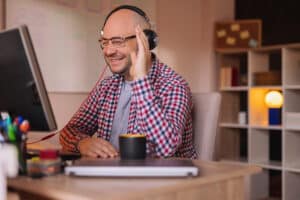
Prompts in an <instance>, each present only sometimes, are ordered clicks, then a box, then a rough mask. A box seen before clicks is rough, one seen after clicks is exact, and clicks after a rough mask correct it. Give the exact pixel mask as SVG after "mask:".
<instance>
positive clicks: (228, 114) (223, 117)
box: [220, 91, 248, 124]
mask: <svg viewBox="0 0 300 200" xmlns="http://www.w3.org/2000/svg"><path fill="white" fill-rule="evenodd" d="M240 111H244V112H246V115H248V92H244V91H232V92H222V103H221V112H220V121H221V122H223V123H233V124H238V115H239V112H240ZM246 118H248V117H246ZM247 123H248V122H247V120H246V124H247Z"/></svg>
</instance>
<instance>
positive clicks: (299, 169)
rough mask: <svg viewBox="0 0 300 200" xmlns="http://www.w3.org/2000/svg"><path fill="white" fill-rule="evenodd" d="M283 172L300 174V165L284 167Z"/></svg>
mask: <svg viewBox="0 0 300 200" xmlns="http://www.w3.org/2000/svg"><path fill="white" fill-rule="evenodd" d="M285 170H286V171H290V172H296V173H299V174H300V163H297V164H293V165H290V166H288V167H285Z"/></svg>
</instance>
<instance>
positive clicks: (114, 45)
mask: <svg viewBox="0 0 300 200" xmlns="http://www.w3.org/2000/svg"><path fill="white" fill-rule="evenodd" d="M133 38H136V35H130V36H127V37H111V38H100V39H99V40H98V42H99V43H100V46H101V49H104V48H106V47H108V46H109V41H111V45H112V46H113V47H115V48H119V47H123V46H124V45H125V42H126V41H127V40H130V39H133ZM116 39H119V40H120V41H122V44H121V45H116V44H114V43H113V40H116ZM103 41H107V42H108V43H107V45H103Z"/></svg>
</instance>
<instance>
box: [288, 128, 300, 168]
mask: <svg viewBox="0 0 300 200" xmlns="http://www.w3.org/2000/svg"><path fill="white" fill-rule="evenodd" d="M299 152H300V131H286V132H285V145H284V166H285V167H287V168H289V169H295V170H299V171H300V158H299Z"/></svg>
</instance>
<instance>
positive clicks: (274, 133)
mask: <svg viewBox="0 0 300 200" xmlns="http://www.w3.org/2000/svg"><path fill="white" fill-rule="evenodd" d="M249 145H250V154H249V156H250V157H249V158H250V163H253V164H258V165H260V166H262V167H264V168H268V169H281V168H282V153H281V150H282V134H281V131H280V130H264V129H251V130H250V141H249Z"/></svg>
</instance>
